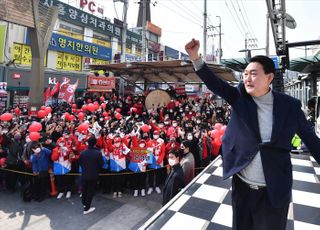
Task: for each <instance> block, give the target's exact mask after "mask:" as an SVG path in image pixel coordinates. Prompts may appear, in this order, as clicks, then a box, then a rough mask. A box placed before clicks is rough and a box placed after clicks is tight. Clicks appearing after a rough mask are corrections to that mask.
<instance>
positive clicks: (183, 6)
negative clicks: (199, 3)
mask: <svg viewBox="0 0 320 230" xmlns="http://www.w3.org/2000/svg"><path fill="white" fill-rule="evenodd" d="M171 2H172V3H175V2H176V1H171ZM177 2H179V5H178V6H179V7H182V8H184V9H185V10H184V11H185V12H186V13H187V14H188V15H193V16H196V17H197V19H198V20H199V21H201V22H202V20H203V19H202V17H200V16H198V15H197V14H195V12H194V11H192V10H190V9H189V8H188V7H186V5H184V4H182V1H177ZM176 5H177V4H176ZM200 12H201V11H200ZM201 15H203V12H201Z"/></svg>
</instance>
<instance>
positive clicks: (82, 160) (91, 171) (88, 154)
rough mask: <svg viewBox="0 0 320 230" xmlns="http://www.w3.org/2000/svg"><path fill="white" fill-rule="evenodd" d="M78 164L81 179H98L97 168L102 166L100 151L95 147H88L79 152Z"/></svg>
mask: <svg viewBox="0 0 320 230" xmlns="http://www.w3.org/2000/svg"><path fill="white" fill-rule="evenodd" d="M79 164H80V166H81V168H82V174H81V179H82V180H96V179H98V177H99V170H100V169H101V168H102V166H103V158H102V154H101V151H100V150H99V149H97V148H95V147H88V149H86V150H84V151H82V152H81V153H80V157H79Z"/></svg>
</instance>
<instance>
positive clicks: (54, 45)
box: [26, 33, 112, 60]
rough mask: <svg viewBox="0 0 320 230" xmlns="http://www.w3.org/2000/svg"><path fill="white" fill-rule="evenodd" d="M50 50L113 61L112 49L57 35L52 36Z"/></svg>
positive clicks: (27, 40)
mask: <svg viewBox="0 0 320 230" xmlns="http://www.w3.org/2000/svg"><path fill="white" fill-rule="evenodd" d="M28 35H29V34H27V38H26V44H30V38H29V36H28ZM48 49H49V50H56V51H60V52H64V53H71V54H76V55H80V56H84V57H91V58H96V59H101V60H111V59H112V49H111V48H108V47H104V46H100V45H96V44H93V43H90V42H85V41H82V40H78V39H74V38H70V37H67V36H64V35H61V34H56V33H53V34H52V36H51V39H50V42H49V46H48Z"/></svg>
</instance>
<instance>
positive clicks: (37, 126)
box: [29, 121, 42, 132]
mask: <svg viewBox="0 0 320 230" xmlns="http://www.w3.org/2000/svg"><path fill="white" fill-rule="evenodd" d="M41 130H42V125H41V123H39V122H35V121H34V122H32V123H31V125H30V126H29V132H40V131H41Z"/></svg>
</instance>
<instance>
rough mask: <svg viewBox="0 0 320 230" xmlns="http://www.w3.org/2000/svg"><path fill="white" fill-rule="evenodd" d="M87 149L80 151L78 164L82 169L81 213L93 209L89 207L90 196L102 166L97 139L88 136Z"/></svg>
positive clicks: (91, 196)
mask: <svg viewBox="0 0 320 230" xmlns="http://www.w3.org/2000/svg"><path fill="white" fill-rule="evenodd" d="M87 142H88V149H87V150H84V151H83V152H81V154H80V157H79V164H80V166H81V169H82V175H81V185H82V204H83V208H84V210H83V214H85V215H86V214H89V213H91V212H93V211H94V210H95V208H94V207H91V202H92V198H93V195H94V192H95V189H96V184H97V180H98V177H99V170H100V168H102V166H103V158H102V154H101V152H100V150H99V149H97V148H96V147H95V145H96V143H97V139H96V138H95V137H90V138H89V139H88V141H87Z"/></svg>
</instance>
